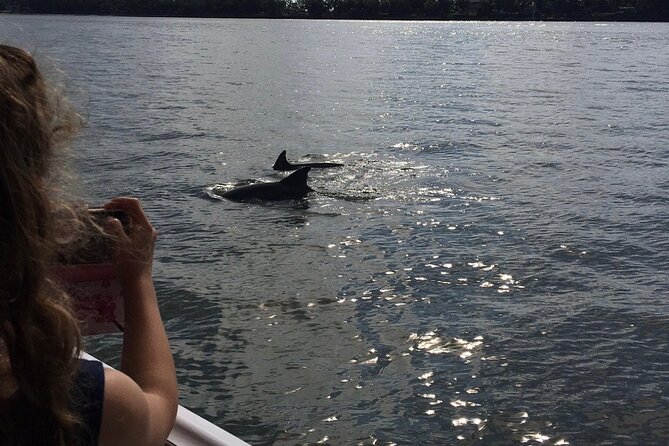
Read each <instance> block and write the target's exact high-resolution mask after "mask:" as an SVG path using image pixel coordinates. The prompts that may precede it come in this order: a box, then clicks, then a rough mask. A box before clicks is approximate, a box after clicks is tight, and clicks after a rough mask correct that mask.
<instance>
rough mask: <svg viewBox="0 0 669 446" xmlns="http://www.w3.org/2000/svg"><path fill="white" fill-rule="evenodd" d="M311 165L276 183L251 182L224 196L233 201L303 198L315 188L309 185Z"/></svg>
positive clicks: (225, 193)
mask: <svg viewBox="0 0 669 446" xmlns="http://www.w3.org/2000/svg"><path fill="white" fill-rule="evenodd" d="M310 169H311V167H303V168H301V169H300V170H298V171H297V172H293V173H291V174H290V175H288V176H287V177H286V178H284V179H283V180H281V181H277V182H274V183H259V184H249V185H248V186H240V187H236V188H234V189H232V190H230V191H227V192H224V193H223V194H221V196H222V197H223V198H227V199H228V200H232V201H248V200H268V201H278V200H294V199H297V198H302V197H304V196H305V195H307V194H308V193H309V192H312V191H313V189H312V188H310V187H309V186H307V174H308V173H309V170H310Z"/></svg>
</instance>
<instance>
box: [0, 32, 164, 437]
mask: <svg viewBox="0 0 669 446" xmlns="http://www.w3.org/2000/svg"><path fill="white" fill-rule="evenodd" d="M77 128H78V121H77V116H76V115H75V114H74V113H73V112H72V111H71V109H69V107H68V106H67V102H66V101H65V99H64V98H63V97H62V96H59V95H58V94H56V92H55V89H53V88H50V87H49V86H48V85H47V83H46V82H45V81H44V79H43V78H42V76H41V74H40V72H39V70H38V68H37V65H36V63H35V61H34V59H33V57H32V56H31V55H30V54H29V53H27V52H26V51H24V50H21V49H18V48H14V47H10V46H5V45H0V445H13V446H15V445H59V446H61V445H77V446H84V445H97V444H99V445H102V446H105V445H142V446H146V445H162V444H164V443H165V440H166V438H167V436H168V434H169V432H170V430H171V429H172V426H173V425H174V420H175V417H176V411H177V385H176V376H175V371H174V362H173V359H172V355H171V352H170V347H169V344H168V340H167V336H166V334H165V329H164V326H163V323H162V320H161V318H160V313H159V311H158V304H157V299H156V292H155V289H154V286H153V279H152V272H151V269H152V263H153V246H154V243H155V240H156V231H155V230H154V229H153V227H152V226H151V224H150V222H149V220H148V219H147V217H146V215H145V213H144V211H143V210H142V207H141V205H140V203H139V201H138V200H136V199H133V198H123V197H122V198H115V199H112V200H111V202H110V203H108V204H107V205H106V207H108V208H113V209H121V210H124V211H126V212H127V214H128V215H129V216H130V218H131V221H132V227H131V230H129V231H128V232H127V233H126V232H125V231H124V229H123V227H122V225H121V223H120V222H119V221H118V220H116V219H112V218H110V219H109V220H108V221H107V222H106V227H105V230H106V231H107V232H108V233H109V234H111V236H112V237H113V239H114V243H115V244H116V248H115V254H114V265H115V269H116V275H117V277H118V279H119V281H120V283H121V290H122V295H123V301H124V317H125V331H124V335H123V351H122V356H121V367H120V370H118V371H117V370H113V369H107V368H104V369H103V368H102V365H101V364H100V363H98V362H95V361H85V360H81V359H79V354H80V353H81V348H82V346H81V344H82V341H81V334H80V332H79V328H78V322H77V320H76V318H75V316H74V315H73V312H72V308H71V305H70V299H69V296H68V295H67V294H66V293H65V292H64V291H63V290H62V289H61V288H60V287H59V286H58V283H57V281H56V280H54V278H53V277H52V275H51V272H50V271H51V270H52V267H53V265H54V263H55V259H56V256H57V254H58V243H57V235H56V229H57V224H56V221H55V218H54V215H57V214H58V213H59V212H60V213H62V211H63V204H62V202H61V200H60V199H59V197H61V196H62V193H61V191H60V189H59V187H58V186H57V185H56V180H57V179H58V175H57V174H58V170H59V169H60V163H61V162H62V161H61V159H60V152H61V151H62V150H63V149H64V148H65V147H66V146H67V143H68V142H69V141H70V140H71V138H72V136H73V135H74V133H76V130H77Z"/></svg>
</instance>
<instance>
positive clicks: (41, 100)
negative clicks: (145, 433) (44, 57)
mask: <svg viewBox="0 0 669 446" xmlns="http://www.w3.org/2000/svg"><path fill="white" fill-rule="evenodd" d="M78 127H79V124H78V119H77V117H76V114H75V113H74V112H73V111H72V109H71V108H70V107H68V106H67V102H66V101H65V99H64V97H62V96H59V95H57V94H55V89H54V88H51V87H49V86H48V85H47V84H46V83H45V81H44V79H43V78H42V76H41V74H40V71H39V70H38V68H37V65H36V63H35V60H34V59H33V57H32V56H31V55H30V54H29V53H28V52H26V51H24V50H21V49H18V48H14V47H10V46H6V45H0V358H1V359H3V360H4V361H3V362H4V366H5V367H4V368H5V370H4V371H3V372H4V374H0V379H5V378H2V377H3V376H5V377H6V376H11V377H12V379H13V381H14V384H13V386H14V389H15V392H14V394H15V395H17V396H19V397H20V398H21V399H22V400H23V401H25V402H26V403H27V404H28V405H29V406H30V407H32V408H34V410H35V411H36V413H40V414H45V416H46V421H45V423H47V424H48V425H49V426H52V427H53V428H52V429H51V430H52V431H53V437H52V438H51V439H45V441H48V442H49V443H50V444H56V445H66V444H73V443H75V441H76V440H75V430H76V428H77V427H76V426H77V424H78V423H79V420H78V417H77V414H75V413H73V412H72V407H71V402H70V399H71V396H70V389H71V387H72V380H73V377H74V375H75V373H76V370H77V367H78V360H77V355H78V353H79V351H80V350H81V342H82V341H81V334H80V332H79V328H78V323H77V320H76V318H75V317H74V315H73V312H72V309H71V306H70V301H69V297H68V296H67V295H66V294H65V293H64V292H63V291H62V290H61V289H59V287H58V285H57V284H56V283H55V282H53V281H52V280H51V279H50V274H49V268H50V264H51V263H52V262H53V259H54V255H55V240H54V222H53V219H54V217H53V216H54V211H55V208H56V207H57V206H58V205H57V203H56V201H55V200H54V197H55V196H58V194H57V190H56V189H57V188H55V187H54V181H55V176H56V175H55V170H56V168H57V166H56V164H57V163H55V162H54V159H55V157H56V156H57V155H58V150H59V149H60V148H61V147H64V143H66V142H68V141H69V140H70V139H71V138H72V136H73V135H74V134H75V133H76V131H77V129H78ZM2 344H4V345H2ZM3 350H4V351H3ZM3 356H4V358H2V357H3ZM0 367H1V365H0ZM3 424H4V423H3ZM5 430H8V432H6V431H5ZM2 431H3V432H2V436H3V437H4V438H3V440H5V441H10V443H11V444H22V443H23V441H21V438H20V437H21V433H20V432H16V431H13V428H11V427H6V426H3V427H2ZM10 438H11V439H12V440H10ZM24 441H25V440H24Z"/></svg>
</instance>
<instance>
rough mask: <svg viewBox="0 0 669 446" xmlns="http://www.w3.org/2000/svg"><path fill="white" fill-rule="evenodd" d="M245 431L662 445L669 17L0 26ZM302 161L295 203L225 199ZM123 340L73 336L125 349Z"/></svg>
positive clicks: (186, 382) (216, 398)
mask: <svg viewBox="0 0 669 446" xmlns="http://www.w3.org/2000/svg"><path fill="white" fill-rule="evenodd" d="M0 37H2V38H3V40H4V41H5V42H7V41H8V42H11V43H14V44H18V45H21V46H24V47H27V48H29V49H31V50H32V51H34V52H35V53H36V55H37V56H38V57H40V60H42V61H43V62H44V64H43V65H44V66H45V69H47V70H48V71H49V72H51V73H53V72H54V71H55V69H59V70H60V74H59V75H58V76H59V78H62V79H65V80H66V82H67V87H68V90H69V91H70V94H71V97H72V98H73V100H74V101H75V103H76V105H77V106H78V108H79V109H80V110H81V111H82V112H83V113H84V115H85V116H86V118H87V120H88V125H87V127H86V128H85V129H84V131H83V134H82V135H81V138H80V139H79V140H78V142H77V144H76V151H77V159H78V166H79V168H80V173H81V180H82V182H83V184H84V189H85V190H86V193H87V194H88V196H89V199H90V201H91V202H92V203H100V202H104V201H105V200H106V199H108V198H109V197H111V196H114V195H124V194H131V195H135V196H138V197H140V198H142V200H143V202H144V205H145V207H146V208H147V210H148V212H149V215H150V217H151V219H152V221H153V222H154V224H155V225H156V226H157V228H158V229H159V231H160V239H159V244H158V246H157V249H156V262H155V279H156V284H157V289H158V292H159V298H160V302H161V309H162V314H163V317H164V319H165V322H166V327H167V330H168V333H169V336H170V341H171V344H172V346H173V352H174V355H175V359H176V363H177V368H178V378H179V384H180V389H181V401H182V404H184V405H186V406H187V407H189V408H191V409H192V410H194V411H195V412H197V413H199V414H201V415H203V416H205V417H206V418H208V419H210V420H212V421H213V422H215V423H217V424H219V425H221V426H222V427H224V428H225V429H227V430H229V431H231V432H232V433H234V434H236V435H238V436H240V437H242V438H244V439H245V440H247V441H248V442H250V443H252V444H257V445H269V444H275V445H296V444H316V443H320V444H333V445H354V444H369V445H371V444H377V445H390V444H397V445H413V444H425V445H447V444H462V445H473V444H483V445H515V444H527V445H532V444H553V445H557V444H572V445H667V444H669V302H668V299H667V298H668V297H669V280H668V279H667V271H669V241H668V237H667V232H668V231H669V219H668V217H669V166H668V160H669V125H668V122H667V116H668V115H669V24H636V23H625V24H622V23H539V22H537V23H531V22H528V23H514V22H497V23H481V22H443V23H439V22H374V21H369V22H356V21H309V20H303V21H292V20H282V21H270V20H198V19H165V18H102V17H67V16H15V15H4V16H0ZM284 149H286V150H287V151H288V158H289V159H290V160H293V161H295V160H298V159H302V160H318V161H321V160H330V161H332V160H334V161H338V162H342V163H344V164H345V165H346V166H345V167H343V168H340V169H331V170H325V171H316V170H313V171H312V172H311V173H310V178H309V184H310V186H311V187H312V188H313V189H315V190H316V192H315V193H313V194H311V195H310V196H308V197H307V198H306V199H305V200H299V201H290V202H285V203H274V204H258V203H233V202H229V201H225V200H222V199H220V197H219V196H218V195H217V193H216V192H217V191H220V190H227V189H228V188H230V187H232V186H233V185H234V184H239V183H245V182H255V181H277V180H279V179H280V178H282V177H283V174H280V173H276V172H274V171H272V170H271V166H272V164H273V162H274V160H275V158H276V156H277V155H278V154H279V152H280V151H281V150H284ZM119 346H120V338H119V337H118V336H116V335H112V336H103V337H98V338H94V339H90V340H89V343H88V349H89V350H90V351H91V352H92V353H94V354H97V355H99V356H100V357H102V358H104V359H106V360H108V361H111V362H112V363H113V362H114V361H116V360H117V359H118V356H119V351H120V347H119Z"/></svg>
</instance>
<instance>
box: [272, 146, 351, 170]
mask: <svg viewBox="0 0 669 446" xmlns="http://www.w3.org/2000/svg"><path fill="white" fill-rule="evenodd" d="M341 166H343V164H339V163H296V164H293V163H291V162H289V161H288V159H287V158H286V151H285V150H284V151H283V152H281V153H280V154H279V157H278V158H277V159H276V162H275V163H274V165H273V166H272V168H273V169H274V170H297V169H300V168H302V167H315V168H319V169H324V168H328V167H341Z"/></svg>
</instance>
